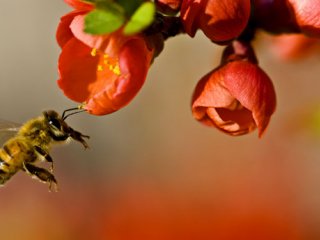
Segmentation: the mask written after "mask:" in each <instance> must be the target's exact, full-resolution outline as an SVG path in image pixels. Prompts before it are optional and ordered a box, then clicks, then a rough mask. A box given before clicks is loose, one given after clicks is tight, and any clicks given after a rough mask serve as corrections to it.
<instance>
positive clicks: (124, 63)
mask: <svg viewBox="0 0 320 240" xmlns="http://www.w3.org/2000/svg"><path fill="white" fill-rule="evenodd" d="M152 54H153V52H152V51H149V50H148V49H147V47H146V44H145V42H144V40H143V39H142V38H141V39H138V38H133V39H131V40H128V41H127V43H126V44H125V45H124V46H123V48H122V49H121V51H120V55H119V66H120V72H121V75H120V76H119V77H118V78H116V79H114V80H113V81H108V83H107V84H102V85H101V86H102V87H101V88H99V89H97V90H98V91H96V92H95V93H94V95H92V97H90V99H88V101H87V105H86V109H87V110H88V111H89V112H90V113H91V114H95V115H104V114H108V113H111V112H114V111H116V110H119V109H120V108H122V107H124V106H126V105H127V104H128V103H129V102H130V101H131V100H132V99H133V97H134V96H135V95H136V94H137V93H138V91H139V90H140V88H141V87H142V85H143V83H144V81H145V79H146V76H147V72H148V70H149V67H150V62H151V58H152ZM99 81H105V80H104V79H102V78H101V79H97V82H96V83H95V84H99ZM103 86H104V87H103Z"/></svg>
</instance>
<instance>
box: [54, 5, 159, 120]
mask: <svg viewBox="0 0 320 240" xmlns="http://www.w3.org/2000/svg"><path fill="white" fill-rule="evenodd" d="M69 2H72V3H76V2H77V1H71V0H69ZM91 6H92V5H89V4H87V6H84V8H78V9H77V10H75V11H73V12H70V13H69V14H67V15H65V16H64V17H62V18H61V22H60V24H59V26H58V29H57V41H58V43H59V45H60V46H61V48H62V52H61V54H60V57H59V74H60V79H59V80H58V84H59V87H60V88H61V89H62V90H63V92H64V94H65V95H66V96H67V97H69V98H70V99H72V100H74V101H76V102H81V103H83V102H84V103H85V109H86V110H87V111H88V112H89V113H91V114H94V115H104V114H108V113H112V112H114V111H117V110H119V109H120V108H122V107H124V106H125V105H127V104H128V103H129V102H130V101H131V100H132V99H133V97H134V96H135V95H136V94H137V92H138V91H139V90H140V88H141V87H142V85H143V83H144V81H145V79H146V76H147V72H148V70H149V67H150V63H151V60H152V56H153V50H152V49H149V48H148V46H147V42H146V40H145V38H144V37H143V36H140V35H134V36H124V35H122V33H121V30H119V31H117V32H115V33H112V34H108V35H99V36H98V35H89V34H86V33H84V32H83V29H84V17H85V14H86V13H87V12H88V9H87V8H86V7H91ZM81 7H83V5H81Z"/></svg>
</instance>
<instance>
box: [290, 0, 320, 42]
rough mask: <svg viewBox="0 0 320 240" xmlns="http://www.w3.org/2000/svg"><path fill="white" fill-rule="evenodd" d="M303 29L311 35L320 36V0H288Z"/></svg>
mask: <svg viewBox="0 0 320 240" xmlns="http://www.w3.org/2000/svg"><path fill="white" fill-rule="evenodd" d="M287 2H288V3H289V5H290V7H291V8H292V11H293V12H294V15H295V19H296V21H297V23H298V25H299V27H300V29H301V31H302V32H303V33H305V34H307V35H309V36H311V37H318V38H319V37H320V19H319V16H320V1H319V0H287Z"/></svg>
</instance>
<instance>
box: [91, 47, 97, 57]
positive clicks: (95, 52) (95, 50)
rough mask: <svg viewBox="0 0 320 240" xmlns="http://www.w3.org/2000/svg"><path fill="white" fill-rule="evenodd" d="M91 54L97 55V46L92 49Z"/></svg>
mask: <svg viewBox="0 0 320 240" xmlns="http://www.w3.org/2000/svg"><path fill="white" fill-rule="evenodd" d="M91 56H92V57H95V56H97V49H96V48H92V50H91Z"/></svg>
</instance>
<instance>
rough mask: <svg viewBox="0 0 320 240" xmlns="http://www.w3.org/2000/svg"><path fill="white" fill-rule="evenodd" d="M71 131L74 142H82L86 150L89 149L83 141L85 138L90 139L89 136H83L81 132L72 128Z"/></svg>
mask: <svg viewBox="0 0 320 240" xmlns="http://www.w3.org/2000/svg"><path fill="white" fill-rule="evenodd" d="M69 131H70V132H69V135H70V137H72V138H73V139H74V140H76V141H78V142H80V143H81V144H82V145H83V146H84V148H89V145H88V144H87V142H86V141H85V140H84V139H83V138H90V137H89V136H87V135H83V134H82V133H81V132H78V131H76V130H73V129H72V128H70V129H69Z"/></svg>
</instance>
